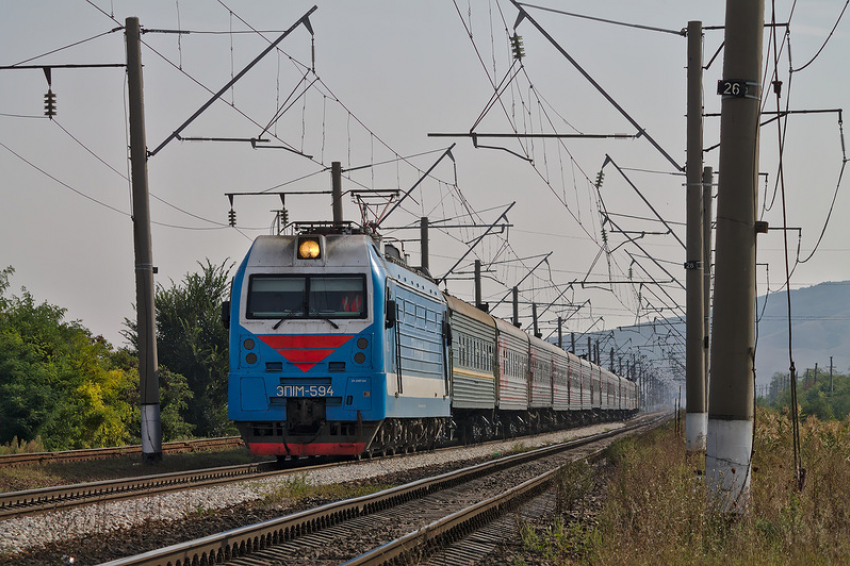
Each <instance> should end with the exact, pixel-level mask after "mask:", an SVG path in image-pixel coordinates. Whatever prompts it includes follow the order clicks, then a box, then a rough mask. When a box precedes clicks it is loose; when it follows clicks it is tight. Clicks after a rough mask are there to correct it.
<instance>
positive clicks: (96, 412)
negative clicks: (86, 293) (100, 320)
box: [0, 267, 133, 450]
mask: <svg viewBox="0 0 850 566" xmlns="http://www.w3.org/2000/svg"><path fill="white" fill-rule="evenodd" d="M13 273H14V269H13V268H11V267H9V268H7V269H4V270H2V271H0V443H7V442H9V441H10V440H11V439H12V438H14V437H15V436H17V437H18V438H19V439H25V440H33V439H35V438H36V437H39V436H40V437H41V438H42V440H43V441H44V445H45V447H46V448H48V449H50V450H59V449H70V448H89V447H99V446H114V445H119V444H123V443H126V442H128V441H130V440H131V439H132V434H131V433H130V429H129V426H130V423H131V422H132V418H133V407H132V406H131V405H130V404H129V403H128V401H127V399H128V397H129V395H130V392H131V391H132V389H133V381H132V377H131V375H129V374H128V373H127V372H126V371H124V370H123V369H121V368H119V367H117V366H115V364H114V363H113V358H112V354H113V353H112V348H111V346H110V345H109V343H108V342H107V341H106V340H104V339H103V338H102V337H100V336H98V337H93V336H92V334H91V332H89V331H88V330H87V329H86V328H84V327H83V326H82V325H81V324H80V323H79V322H78V321H73V322H65V321H64V317H65V309H63V308H60V307H57V306H54V305H50V304H48V303H46V302H45V303H42V304H36V302H35V300H34V299H33V297H32V295H31V294H30V293H29V292H28V291H27V290H26V289H23V290H22V291H23V294H22V296H21V297H16V296H7V291H8V289H9V278H10V277H11V275H12V274H13Z"/></svg>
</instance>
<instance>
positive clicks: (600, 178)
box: [596, 171, 605, 189]
mask: <svg viewBox="0 0 850 566" xmlns="http://www.w3.org/2000/svg"><path fill="white" fill-rule="evenodd" d="M604 180H605V171H600V172H599V173H597V174H596V188H597V189H601V188H602V181H604Z"/></svg>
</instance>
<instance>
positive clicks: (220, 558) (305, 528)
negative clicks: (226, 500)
mask: <svg viewBox="0 0 850 566" xmlns="http://www.w3.org/2000/svg"><path fill="white" fill-rule="evenodd" d="M646 424H647V423H646V420H645V419H640V422H636V423H635V424H632V425H631V426H626V427H624V428H620V429H615V430H612V431H606V432H603V433H599V434H595V435H592V436H587V437H584V438H579V439H574V440H570V441H568V442H565V443H561V444H556V445H552V446H547V447H543V448H538V449H536V450H532V451H528V452H523V453H519V454H514V455H510V456H506V457H503V458H499V459H497V460H493V461H490V462H485V463H482V464H477V465H475V466H471V467H468V468H464V469H461V470H456V471H452V472H447V473H444V474H441V475H438V476H435V477H433V478H427V479H423V480H418V481H415V482H411V483H408V484H405V485H402V486H397V487H393V488H390V489H387V490H383V491H380V492H377V493H373V494H370V495H364V496H361V497H356V498H353V499H346V500H343V501H337V502H334V503H328V504H326V505H322V506H321V507H316V508H314V509H308V510H305V511H301V512H298V513H294V514H291V515H287V516H284V517H280V518H277V519H271V520H269V521H264V522H261V523H256V524H253V525H247V526H244V527H240V528H237V529H233V530H230V531H227V532H224V533H219V534H216V535H210V536H207V537H203V538H200V539H197V540H193V541H187V542H184V543H180V544H176V545H172V546H169V547H166V548H162V549H158V550H153V551H149V552H145V553H142V554H138V555H135V556H130V557H125V558H120V559H117V560H113V561H110V562H105V563H103V564H101V566H187V565H192V564H219V563H222V562H225V561H227V560H231V559H234V558H237V557H241V556H245V555H249V554H252V553H254V552H257V551H259V550H262V549H265V548H269V547H272V546H276V545H278V544H281V543H284V542H286V541H290V540H293V539H295V538H298V537H300V536H301V535H305V534H309V533H313V532H317V531H320V530H323V529H326V528H329V527H331V526H333V525H336V524H338V523H341V522H343V521H346V520H349V519H353V518H356V517H361V516H365V515H369V514H371V513H375V512H378V511H382V510H384V509H388V508H390V507H394V506H396V505H399V504H401V503H404V502H407V501H411V500H414V499H417V498H420V497H424V496H425V495H428V494H430V493H434V492H436V491H440V490H442V489H446V488H449V487H453V486H456V485H459V484H461V483H464V482H467V481H470V480H473V479H476V478H479V477H482V476H484V475H487V474H490V473H493V472H495V471H499V470H502V469H505V468H509V467H512V466H515V465H518V464H522V463H524V462H528V461H531V460H534V459H537V458H541V457H543V456H547V455H551V454H555V453H557V452H562V451H566V450H572V449H575V448H578V447H581V446H584V445H587V444H590V443H593V442H597V441H599V440H604V439H606V438H609V437H612V436H616V435H620V434H624V433H626V432H629V431H632V430H635V429H637V428H639V427H641V426H646Z"/></svg>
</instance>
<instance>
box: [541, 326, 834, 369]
mask: <svg viewBox="0 0 850 566" xmlns="http://www.w3.org/2000/svg"><path fill="white" fill-rule="evenodd" d="M558 348H560V349H561V350H563V349H564V320H563V319H562V318H561V317H560V316H559V317H558ZM831 363H832V362H830V364H831Z"/></svg>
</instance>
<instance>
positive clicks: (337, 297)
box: [247, 275, 367, 319]
mask: <svg viewBox="0 0 850 566" xmlns="http://www.w3.org/2000/svg"><path fill="white" fill-rule="evenodd" d="M366 312H367V310H366V277H365V276H363V275H292V276H283V275H253V276H251V281H250V284H249V287H248V308H247V317H248V318H250V319H265V318H271V319H290V318H294V319H301V318H303V319H310V318H366Z"/></svg>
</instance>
